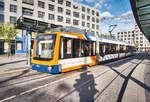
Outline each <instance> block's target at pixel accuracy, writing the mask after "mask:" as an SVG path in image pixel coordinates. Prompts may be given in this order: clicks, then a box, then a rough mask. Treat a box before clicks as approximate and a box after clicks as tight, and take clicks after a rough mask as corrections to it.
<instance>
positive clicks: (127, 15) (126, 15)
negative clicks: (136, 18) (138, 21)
mask: <svg viewBox="0 0 150 102" xmlns="http://www.w3.org/2000/svg"><path fill="white" fill-rule="evenodd" d="M114 21H117V22H120V23H126V22H132V21H133V13H132V11H127V12H125V13H123V14H122V15H121V16H118V17H114Z"/></svg>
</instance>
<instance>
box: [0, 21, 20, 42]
mask: <svg viewBox="0 0 150 102" xmlns="http://www.w3.org/2000/svg"><path fill="white" fill-rule="evenodd" d="M17 33H18V32H17V30H16V29H15V27H14V25H13V24H11V23H10V22H7V23H2V24H1V28H0V37H2V38H3V39H4V40H5V42H7V43H8V45H10V41H11V40H13V39H14V38H15V37H16V35H17Z"/></svg>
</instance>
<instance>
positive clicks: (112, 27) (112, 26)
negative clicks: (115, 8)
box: [108, 24, 117, 37]
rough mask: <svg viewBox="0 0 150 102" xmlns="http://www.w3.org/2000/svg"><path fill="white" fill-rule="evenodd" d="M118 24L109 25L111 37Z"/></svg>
mask: <svg viewBox="0 0 150 102" xmlns="http://www.w3.org/2000/svg"><path fill="white" fill-rule="evenodd" d="M116 26H117V25H115V24H114V25H110V26H109V30H108V32H109V34H110V36H111V37H112V31H113V30H114V29H115V28H116Z"/></svg>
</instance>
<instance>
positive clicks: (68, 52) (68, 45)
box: [63, 38, 72, 58]
mask: <svg viewBox="0 0 150 102" xmlns="http://www.w3.org/2000/svg"><path fill="white" fill-rule="evenodd" d="M63 49H64V58H72V39H70V38H63Z"/></svg>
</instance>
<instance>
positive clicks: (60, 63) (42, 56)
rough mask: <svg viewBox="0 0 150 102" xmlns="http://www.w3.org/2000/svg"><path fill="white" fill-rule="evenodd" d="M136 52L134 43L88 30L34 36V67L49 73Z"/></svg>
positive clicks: (77, 67)
mask: <svg viewBox="0 0 150 102" xmlns="http://www.w3.org/2000/svg"><path fill="white" fill-rule="evenodd" d="M133 51H134V46H133V45H130V44H127V43H125V42H121V41H117V40H114V39H105V38H103V37H101V36H98V37H96V36H94V34H90V33H88V32H81V31H80V32H77V30H75V31H71V30H70V31H63V32H50V33H40V34H37V35H36V36H35V39H34V46H33V56H32V69H33V70H38V71H43V72H47V73H60V72H67V71H71V70H75V69H79V68H82V67H83V66H93V65H96V63H97V62H102V61H109V60H113V59H119V58H123V57H126V56H131V55H133Z"/></svg>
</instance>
